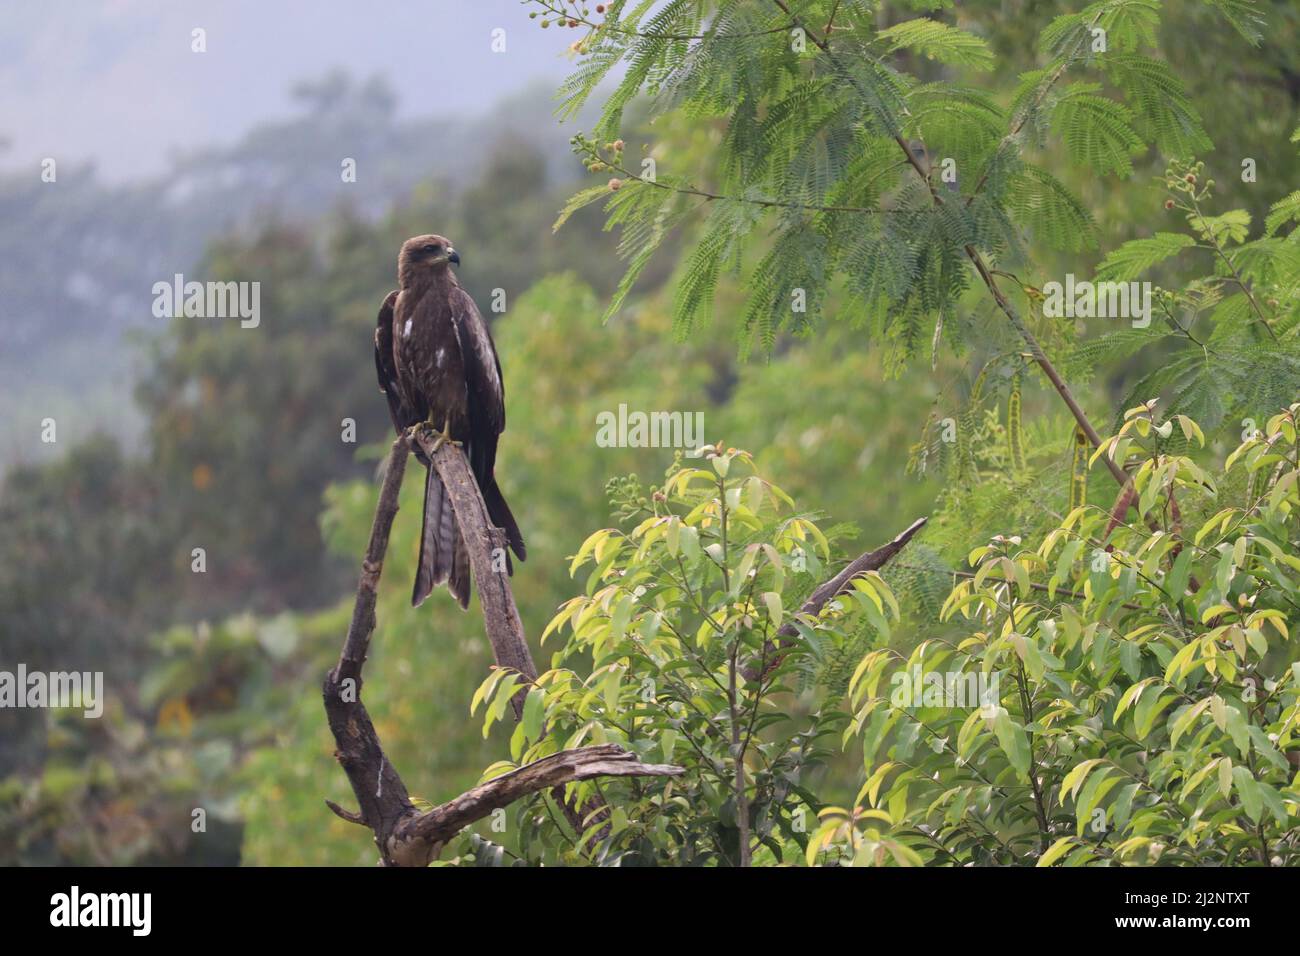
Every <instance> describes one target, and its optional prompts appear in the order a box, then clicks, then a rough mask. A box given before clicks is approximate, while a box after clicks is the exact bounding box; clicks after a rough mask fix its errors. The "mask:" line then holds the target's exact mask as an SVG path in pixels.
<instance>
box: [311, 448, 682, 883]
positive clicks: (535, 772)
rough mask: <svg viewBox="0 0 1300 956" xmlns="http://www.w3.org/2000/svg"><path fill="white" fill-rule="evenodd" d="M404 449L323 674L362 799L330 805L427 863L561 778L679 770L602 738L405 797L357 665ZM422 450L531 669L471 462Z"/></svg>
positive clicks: (396, 859) (388, 850) (393, 850)
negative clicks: (457, 790) (436, 797)
mask: <svg viewBox="0 0 1300 956" xmlns="http://www.w3.org/2000/svg"><path fill="white" fill-rule="evenodd" d="M416 441H419V442H420V443H421V447H422V448H425V450H426V451H427V450H428V446H426V445H425V444H424V442H423V440H422V437H417V438H416ZM410 449H411V439H410V438H409V437H408V436H407V435H401V436H399V437H398V438H397V440H396V441H394V442H393V447H392V449H391V450H390V452H389V454H388V459H387V462H386V467H385V471H384V481H383V485H382V487H381V488H380V492H379V503H378V505H377V506H376V508H375V520H374V524H373V525H372V527H371V530H370V541H369V543H368V545H367V546H366V555H365V559H364V560H363V561H362V564H361V577H360V581H359V582H358V584H357V598H356V603H355V604H354V605H353V610H352V621H351V624H350V625H349V627H348V633H347V637H346V639H345V640H344V642H343V650H342V652H341V653H340V655H339V661H338V663H337V664H336V665H335V666H334V669H333V670H331V671H330V673H329V675H328V676H327V677H326V678H325V684H324V687H323V695H324V700H325V715H326V718H327V720H328V721H329V727H330V731H331V732H332V733H333V735H334V741H335V745H336V747H337V750H336V751H335V756H336V757H337V758H338V761H339V764H340V765H341V766H342V767H343V771H344V773H346V774H347V777H348V782H349V783H350V784H351V785H352V792H353V793H354V794H355V795H356V798H357V803H358V805H359V806H360V811H359V812H353V811H351V810H345V809H344V808H342V807H340V806H338V805H337V804H335V803H333V802H331V801H326V804H327V805H328V806H329V808H330V810H332V811H333V812H334V813H335V814H337V815H338V816H339V817H341V818H342V819H344V820H347V821H348V822H350V823H357V824H362V825H364V826H367V827H369V828H370V830H371V832H372V833H373V834H374V839H375V846H376V847H377V848H378V849H379V855H380V860H381V862H382V863H384V865H386V866H427V865H428V864H429V863H430V862H432V861H433V860H435V859H437V857H438V854H439V853H440V852H441V851H442V848H443V846H444V845H445V844H446V843H447V841H448V840H450V839H451V838H452V837H454V836H455V835H456V834H457V833H458V832H459V831H460V830H461V829H462V828H464V827H465V826H468V825H469V824H471V823H473V822H474V821H476V820H479V819H482V818H483V817H484V816H486V815H487V814H489V813H491V812H492V811H493V810H496V809H498V808H499V807H504V806H507V805H509V804H510V803H512V802H513V801H515V800H518V799H520V798H521V797H524V796H527V795H529V794H531V793H536V792H537V791H539V790H545V789H553V788H563V787H564V785H565V784H568V783H573V782H577V781H581V780H590V779H591V778H593V777H599V776H616V777H629V776H675V775H677V774H680V773H682V772H683V771H682V768H680V767H673V766H668V765H659V764H644V763H641V761H639V760H638V759H637V758H636V756H635V755H634V754H631V753H628V752H627V751H625V750H623V749H622V748H621V747H619V746H617V745H615V744H605V745H601V746H593V747H582V748H579V749H577V750H568V751H562V752H561V753H557V754H552V755H551V756H549V757H544V758H543V759H541V760H538V761H535V762H534V763H531V764H527V765H526V766H523V767H520V768H518V769H517V770H514V771H511V772H510V773H507V774H504V775H502V776H500V777H497V778H495V779H493V780H489V781H488V782H486V783H483V784H480V785H479V786H477V787H475V788H474V789H472V790H470V791H468V792H466V793H463V794H461V795H460V796H458V797H455V798H454V799H452V800H449V801H448V802H447V803H444V804H442V805H441V806H438V807H434V808H433V809H432V810H426V811H423V812H421V811H419V810H417V809H416V808H415V806H413V805H412V803H411V800H410V795H409V794H408V793H407V790H406V785H405V784H403V783H402V778H401V776H400V775H399V774H398V773H397V770H396V768H395V767H393V765H392V764H391V763H389V761H388V758H387V757H386V756H385V755H384V751H383V747H382V745H381V744H380V742H379V735H378V734H377V733H376V732H375V727H374V724H373V723H372V722H371V720H370V715H369V713H367V711H366V708H365V705H363V704H362V703H361V671H362V668H363V667H364V665H365V661H366V654H367V652H368V651H369V648H370V638H371V635H372V634H373V633H374V629H375V602H376V599H377V595H378V587H379V579H380V576H381V574H382V573H383V566H384V556H385V554H386V553H387V551H388V536H389V533H390V532H391V530H392V527H393V519H394V517H395V516H396V514H397V508H398V495H399V493H400V491H401V488H402V477H403V475H404V474H405V471H406V459H407V456H408V454H409V452H410ZM430 458H431V460H432V461H433V463H434V467H437V468H438V473H439V475H440V476H441V477H442V480H443V481H444V482H445V483H446V484H447V487H448V493H449V495H450V497H451V498H452V503H453V507H454V508H455V510H456V518H457V522H458V524H459V526H460V529H461V533H462V535H464V537H465V540H466V547H467V550H468V551H469V554H470V560H471V567H472V569H473V573H474V579H475V583H476V585H477V587H478V591H479V597H480V602H481V604H482V606H483V609H484V623H485V624H486V625H487V628H488V636H489V639H490V640H491V641H492V648H493V651H494V652H495V653H496V655H497V660H498V663H505V664H506V666H510V667H514V668H515V669H516V670H519V671H520V672H521V673H524V674H526V675H528V676H529V677H536V676H537V672H536V669H535V668H534V666H533V661H532V656H531V655H530V654H529V653H528V645H527V642H526V641H525V640H524V636H523V626H522V625H521V624H520V623H519V612H518V609H517V608H516V607H515V603H514V597H513V595H512V593H511V591H510V584H509V581H508V580H507V578H506V575H505V573H504V572H500V573H498V572H493V571H492V549H491V547H490V546H485V545H488V544H489V543H491V542H493V541H497V542H499V543H500V544H501V546H504V541H502V540H501V535H500V533H499V532H498V531H497V529H495V528H493V527H492V525H491V524H490V523H489V522H488V521H487V509H486V508H485V507H484V505H483V499H482V496H481V495H480V494H479V493H478V486H477V484H475V483H474V482H473V477H472V476H471V475H470V473H469V466H468V464H467V463H466V461H465V458H464V456H463V455H462V454H461V453H460V451H459V449H456V448H454V447H453V446H444V447H443V448H440V449H438V451H437V454H432V455H430ZM466 480H468V482H469V485H468V486H467V485H465V481H466Z"/></svg>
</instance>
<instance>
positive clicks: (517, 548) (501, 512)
mask: <svg viewBox="0 0 1300 956" xmlns="http://www.w3.org/2000/svg"><path fill="white" fill-rule="evenodd" d="M479 485H480V490H481V491H482V492H483V503H484V504H485V505H487V511H488V517H489V518H491V519H492V523H493V524H494V525H496V526H497V527H498V528H502V529H504V530H505V533H506V541H508V542H509V544H510V548H511V550H513V551H514V553H515V555H516V556H518V558H519V560H520V561H523V560H524V559H525V558H526V557H527V555H528V550H527V549H526V548H525V547H524V536H523V535H522V534H520V532H519V524H518V523H517V522H516V521H515V516H514V515H513V514H512V513H511V511H510V506H509V505H508V504H506V498H505V495H503V494H501V489H500V488H499V487H498V486H497V480H496V478H495V477H493V476H488V480H487V481H486V482H480V483H479ZM506 564H507V566H509V564H510V555H508V554H507V555H506ZM508 569H509V570H510V571H511V572H512V573H513V571H514V569H513V568H509V567H508Z"/></svg>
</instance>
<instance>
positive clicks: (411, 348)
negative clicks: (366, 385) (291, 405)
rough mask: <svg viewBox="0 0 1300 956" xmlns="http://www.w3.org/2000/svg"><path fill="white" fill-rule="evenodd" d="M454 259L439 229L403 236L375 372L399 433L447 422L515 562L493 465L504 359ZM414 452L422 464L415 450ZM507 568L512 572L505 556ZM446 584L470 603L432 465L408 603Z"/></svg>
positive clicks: (382, 317) (515, 531)
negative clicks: (435, 232) (453, 267)
mask: <svg viewBox="0 0 1300 956" xmlns="http://www.w3.org/2000/svg"><path fill="white" fill-rule="evenodd" d="M459 261H460V258H459V256H458V255H457V254H456V252H455V250H454V249H453V248H452V245H451V242H450V241H449V240H447V239H445V238H443V237H442V236H437V235H425V236H416V237H414V238H412V239H408V240H407V241H406V242H405V243H403V245H402V251H401V254H400V256H399V258H398V266H397V278H398V285H399V288H398V289H397V290H395V291H393V292H390V293H389V294H388V297H387V298H386V299H385V300H384V303H383V305H382V306H381V307H380V309H379V320H378V324H377V327H376V329H375V369H376V371H377V373H378V375H379V387H380V389H381V390H382V391H383V392H384V395H385V397H386V398H387V399H388V410H389V413H390V415H391V416H392V419H393V427H394V428H396V429H397V430H398V431H403V430H405V429H407V428H409V427H411V426H412V425H416V424H419V423H421V422H430V423H431V424H433V425H434V427H435V428H437V429H442V428H443V426H444V425H445V426H447V429H448V430H449V431H450V433H451V436H452V438H454V439H455V440H456V441H459V442H462V443H463V445H464V451H465V455H466V456H467V458H468V459H469V464H470V470H471V471H473V473H474V477H475V478H476V479H477V481H478V486H479V490H480V492H482V494H483V501H484V503H485V504H486V505H487V509H488V515H489V517H491V519H492V521H493V523H495V524H496V525H497V526H498V527H500V528H503V529H504V530H505V532H506V539H507V541H508V542H509V544H510V547H511V549H513V551H514V552H515V554H516V555H517V556H518V557H519V559H520V560H521V561H522V560H523V558H524V554H525V550H524V541H523V537H522V536H521V535H520V533H519V526H518V524H516V522H515V519H514V515H512V514H511V513H510V507H509V505H507V504H506V500H505V498H504V497H503V496H502V494H501V490H500V488H498V487H497V483H496V477H495V475H494V472H493V469H494V467H495V463H496V452H497V441H498V438H499V436H500V434H501V432H502V431H503V430H504V429H505V424H506V413H505V388H504V384H503V382H502V379H501V363H500V362H499V361H498V359H497V354H496V347H495V346H494V345H493V342H492V335H491V333H490V332H489V331H488V327H487V323H486V322H484V321H483V317H482V316H481V315H479V311H478V309H477V308H476V307H475V305H474V300H473V299H472V298H470V296H469V294H468V293H467V292H465V290H464V289H462V288H461V287H460V283H458V282H457V281H456V276H455V274H454V273H453V272H452V271H451V264H452V263H453V262H457V263H458V262H459ZM417 456H418V457H419V458H420V461H421V462H423V463H424V464H425V465H426V466H427V465H428V464H429V463H428V461H427V460H426V458H425V456H424V454H423V453H422V452H418V451H417ZM507 568H508V570H512V569H510V568H509V558H508V556H507ZM444 582H445V583H446V584H447V587H448V589H449V590H450V591H451V593H452V595H453V596H454V597H455V598H456V600H457V601H459V602H460V605H461V607H467V606H468V605H469V561H468V556H467V555H466V552H465V543H464V541H463V540H462V539H461V536H460V532H459V530H458V529H457V527H456V520H455V515H454V514H453V512H452V507H451V502H450V500H449V499H448V497H447V494H446V491H445V490H444V489H443V487H442V482H441V481H440V480H439V478H438V475H437V473H436V472H435V471H434V470H433V469H432V468H429V470H428V474H427V476H426V478H425V500H424V526H423V530H422V531H421V534H420V560H419V565H418V567H417V570H416V575H415V587H414V589H413V591H412V594H411V603H412V604H414V605H418V604H420V603H421V602H422V601H423V600H424V599H425V598H426V597H428V595H429V593H430V592H431V591H432V590H433V588H434V587H436V586H437V585H439V584H442V583H444Z"/></svg>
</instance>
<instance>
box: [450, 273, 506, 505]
mask: <svg viewBox="0 0 1300 956" xmlns="http://www.w3.org/2000/svg"><path fill="white" fill-rule="evenodd" d="M448 305H449V306H450V308H451V316H452V321H453V322H454V323H455V327H456V336H457V338H458V339H459V340H460V351H461V365H462V366H463V368H464V370H465V397H466V400H467V401H466V404H467V406H468V413H469V426H470V447H469V448H468V449H467V450H468V451H469V458H470V466H471V467H472V468H473V469H474V473H475V475H477V476H478V478H479V480H480V484H482V483H483V482H484V480H486V479H488V478H490V477H491V475H492V468H493V465H494V464H495V463H496V457H497V436H498V435H500V434H501V432H502V431H504V430H505V427H506V397H505V386H504V384H503V382H502V379H501V362H500V361H499V360H498V359H497V350H496V346H495V345H493V344H492V334H491V333H490V332H489V331H488V327H487V323H486V322H484V321H483V317H482V316H481V315H479V311H478V307H477V306H476V305H474V300H473V299H472V298H471V297H470V295H469V293H468V292H466V291H465V290H464V289H462V288H460V287H459V286H457V287H456V288H454V289H452V290H451V295H450V296H449V302H448Z"/></svg>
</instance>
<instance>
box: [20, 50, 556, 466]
mask: <svg viewBox="0 0 1300 956" xmlns="http://www.w3.org/2000/svg"><path fill="white" fill-rule="evenodd" d="M295 96H296V99H297V101H298V102H299V103H300V104H301V112H300V113H299V114H298V115H297V116H295V117H294V118H292V119H289V120H287V121H283V122H277V123H269V124H264V125H260V126H257V127H255V128H253V129H252V130H250V131H248V132H247V133H246V134H245V135H243V136H242V138H240V139H239V140H238V141H237V142H234V143H232V144H228V145H218V146H213V147H209V148H206V149H203V150H201V151H198V152H195V153H192V154H189V155H186V156H182V157H177V158H176V159H175V160H174V161H173V163H172V168H171V170H170V171H169V172H168V173H167V174H166V175H164V176H161V177H157V178H154V179H150V180H147V181H143V182H140V183H135V184H131V185H127V186H107V185H104V184H102V183H101V182H99V181H98V180H97V178H96V176H95V172H94V169H93V168H92V167H89V166H83V167H76V168H72V167H67V166H63V167H60V168H59V169H58V178H57V182H55V183H44V182H42V181H41V180H40V177H39V174H38V171H33V172H32V173H30V174H24V175H23V176H21V177H18V176H14V175H9V176H5V177H0V220H3V222H4V228H3V229H0V334H2V338H0V342H3V345H2V346H0V408H3V409H4V410H5V414H4V415H3V416H2V417H0V468H3V466H4V465H7V464H10V463H12V462H14V461H32V460H38V459H40V458H42V457H46V456H45V455H44V454H43V452H45V451H47V450H48V451H51V452H52V451H53V448H51V447H50V446H43V445H41V444H40V443H39V441H37V440H35V438H34V436H36V435H37V434H38V431H39V426H40V421H41V419H43V418H45V417H47V416H52V417H54V418H56V419H57V420H58V422H59V429H60V430H59V436H58V437H59V445H60V446H63V447H67V444H69V443H70V442H74V441H76V440H78V439H80V438H82V437H84V436H85V435H87V434H89V433H90V432H92V431H94V430H96V429H102V430H106V431H108V432H110V433H112V434H115V435H118V436H119V437H122V438H124V439H127V440H128V441H129V440H131V439H132V438H133V437H134V436H135V435H136V434H137V432H138V424H139V418H138V415H137V413H136V410H135V408H134V405H133V403H132V402H131V400H130V389H131V382H132V380H133V375H132V374H131V371H132V370H131V363H132V357H133V354H134V353H133V350H132V348H131V347H130V344H129V337H130V336H129V333H131V332H133V331H140V332H145V333H146V334H147V332H148V331H149V330H151V329H156V328H157V327H158V320H157V319H155V318H154V317H153V315H152V313H151V305H152V301H153V295H152V292H151V287H152V285H153V283H155V282H157V281H159V280H165V279H170V278H171V276H172V275H173V274H175V273H177V272H182V273H186V274H187V276H188V275H189V274H191V273H192V270H193V268H194V266H195V263H196V262H197V261H198V260H199V258H200V256H201V255H202V253H203V251H204V249H205V248H206V247H207V246H208V244H209V243H210V242H211V240H212V239H214V238H215V237H217V236H220V235H223V234H226V233H229V232H231V231H242V230H244V229H246V228H248V227H250V226H252V225H255V224H257V223H264V222H266V221H281V222H285V221H288V222H310V221H313V220H315V219H317V218H319V217H320V216H321V215H322V214H323V213H325V212H327V211H329V210H331V209H334V208H337V207H339V206H345V207H347V208H348V209H350V210H351V211H352V212H353V213H354V214H356V215H358V216H360V217H362V218H365V219H373V218H375V217H377V216H379V215H381V214H382V213H383V212H385V211H386V210H388V209H389V208H390V207H391V206H392V204H393V203H394V201H396V200H399V199H400V198H401V197H403V196H406V195H407V194H409V193H410V191H411V190H412V189H413V188H414V187H415V186H416V185H417V184H419V183H428V182H434V183H438V184H439V187H438V188H440V189H445V190H447V191H448V193H449V194H454V193H456V192H458V191H460V189H462V188H463V187H464V186H465V185H466V184H467V183H468V182H469V181H470V180H471V179H472V177H474V176H475V175H476V174H477V173H480V172H481V170H482V165H483V161H484V156H485V155H486V154H487V153H488V152H489V151H491V149H492V148H493V146H494V145H497V144H500V143H501V142H503V141H505V142H510V143H519V144H520V145H521V146H526V147H530V148H531V149H532V150H535V151H537V152H539V153H540V154H541V155H543V156H545V157H547V158H548V163H547V166H548V167H549V168H547V169H539V170H538V175H539V176H542V177H548V176H555V175H556V174H559V176H560V177H563V178H567V174H569V173H570V172H573V171H576V169H577V165H576V163H575V164H567V163H564V162H563V161H562V159H563V158H564V157H567V156H568V153H569V150H568V145H567V140H568V137H569V135H570V133H571V131H570V130H569V129H568V128H567V127H562V126H559V125H558V124H557V123H556V122H555V120H554V117H553V116H552V107H553V101H552V99H551V96H552V93H551V91H550V89H549V88H540V87H539V88H537V89H533V90H529V91H526V92H524V93H522V94H520V95H519V96H517V97H514V98H512V99H509V100H507V101H505V102H503V103H502V104H501V105H500V106H498V107H497V108H496V109H494V110H493V111H492V112H491V113H490V114H488V115H485V116H483V117H480V118H477V119H472V120H464V119H454V120H453V119H436V118H431V119H420V120H411V121H399V120H397V119H396V118H395V106H396V102H395V98H394V96H393V94H392V93H391V92H390V91H389V90H388V88H387V87H386V86H385V85H384V84H383V83H382V82H380V81H375V80H372V81H368V82H365V83H355V82H353V81H351V80H349V79H348V78H346V77H344V76H341V75H339V74H332V75H330V76H328V77H326V78H325V79H324V80H321V81H319V82H314V83H309V84H303V85H302V86H300V87H299V88H298V89H296V90H295ZM345 158H351V159H354V160H356V170H357V174H356V182H353V183H344V182H343V181H342V177H341V175H340V173H341V170H342V166H341V164H342V162H343V160H344V159H345ZM253 278H255V277H253Z"/></svg>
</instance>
